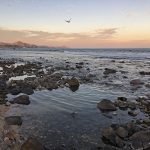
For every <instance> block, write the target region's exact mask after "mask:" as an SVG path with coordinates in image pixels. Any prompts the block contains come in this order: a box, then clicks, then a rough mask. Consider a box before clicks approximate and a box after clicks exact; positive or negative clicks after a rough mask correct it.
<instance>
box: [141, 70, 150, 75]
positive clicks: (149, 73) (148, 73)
mask: <svg viewBox="0 0 150 150" xmlns="http://www.w3.org/2000/svg"><path fill="white" fill-rule="evenodd" d="M139 73H140V75H150V72H145V71H140V72H139Z"/></svg>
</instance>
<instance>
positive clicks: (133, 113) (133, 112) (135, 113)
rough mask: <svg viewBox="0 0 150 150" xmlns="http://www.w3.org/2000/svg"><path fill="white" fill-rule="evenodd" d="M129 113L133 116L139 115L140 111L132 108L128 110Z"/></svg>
mask: <svg viewBox="0 0 150 150" xmlns="http://www.w3.org/2000/svg"><path fill="white" fill-rule="evenodd" d="M128 114H129V115H130V116H133V117H135V116H137V115H138V113H137V112H136V111H132V110H130V111H128Z"/></svg>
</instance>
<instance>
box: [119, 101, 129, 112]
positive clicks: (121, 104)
mask: <svg viewBox="0 0 150 150" xmlns="http://www.w3.org/2000/svg"><path fill="white" fill-rule="evenodd" d="M117 106H118V107H119V108H120V109H121V110H127V109H128V103H127V102H124V101H118V103H117Z"/></svg>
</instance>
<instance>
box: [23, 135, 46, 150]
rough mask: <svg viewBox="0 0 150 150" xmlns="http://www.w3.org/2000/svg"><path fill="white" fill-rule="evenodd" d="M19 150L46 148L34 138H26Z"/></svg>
mask: <svg viewBox="0 0 150 150" xmlns="http://www.w3.org/2000/svg"><path fill="white" fill-rule="evenodd" d="M21 150H46V148H45V147H44V146H43V145H42V144H41V143H40V142H39V141H38V140H37V139H35V138H32V137H30V138H28V139H27V141H26V142H25V143H24V144H23V145H22V146H21Z"/></svg>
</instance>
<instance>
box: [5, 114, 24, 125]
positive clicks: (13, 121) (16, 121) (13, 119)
mask: <svg viewBox="0 0 150 150" xmlns="http://www.w3.org/2000/svg"><path fill="white" fill-rule="evenodd" d="M5 121H6V123H7V124H8V125H18V126H21V125H22V118H21V117H20V116H10V117H5Z"/></svg>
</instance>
